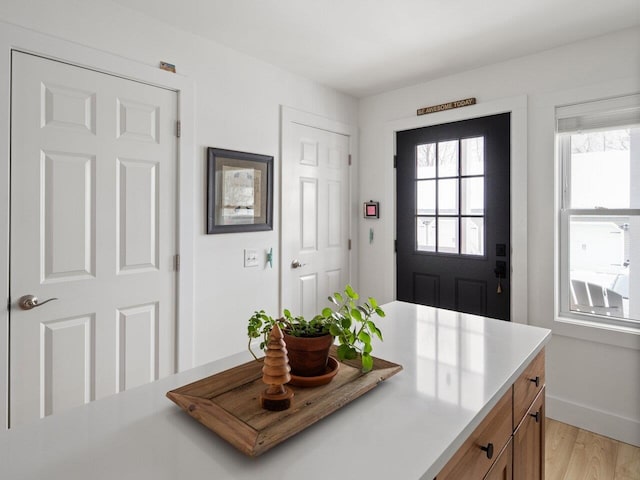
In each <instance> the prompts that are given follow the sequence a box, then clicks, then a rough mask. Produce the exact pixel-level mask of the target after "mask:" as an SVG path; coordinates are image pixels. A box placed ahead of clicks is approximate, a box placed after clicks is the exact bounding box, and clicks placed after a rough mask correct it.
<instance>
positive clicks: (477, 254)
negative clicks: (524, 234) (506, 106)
mask: <svg viewBox="0 0 640 480" xmlns="http://www.w3.org/2000/svg"><path fill="white" fill-rule="evenodd" d="M396 140H397V141H396V152H397V172H396V173H397V175H396V178H397V189H396V190H397V201H396V205H397V232H396V239H397V255H396V262H397V276H398V277H397V278H398V281H397V289H398V290H397V298H398V300H402V301H406V302H412V303H419V304H422V305H432V306H435V307H441V308H446V309H450V310H456V311H460V312H466V313H474V314H478V315H483V316H487V317H492V318H499V319H502V320H509V310H510V305H509V298H510V287H509V284H510V278H511V276H510V251H511V246H510V243H509V239H510V204H509V199H510V190H509V185H510V184H509V164H510V114H509V113H504V114H500V115H492V116H489V117H482V118H474V119H471V120H464V121H460V122H454V123H447V124H443V125H436V126H432V127H425V128H419V129H415V130H407V131H403V132H398V133H397V139H396Z"/></svg>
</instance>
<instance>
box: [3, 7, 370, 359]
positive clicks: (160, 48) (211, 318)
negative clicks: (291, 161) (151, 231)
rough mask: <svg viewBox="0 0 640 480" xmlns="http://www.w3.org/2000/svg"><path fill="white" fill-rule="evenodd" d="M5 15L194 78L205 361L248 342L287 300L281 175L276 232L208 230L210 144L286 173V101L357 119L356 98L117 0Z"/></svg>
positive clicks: (199, 300)
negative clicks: (256, 259)
mask: <svg viewBox="0 0 640 480" xmlns="http://www.w3.org/2000/svg"><path fill="white" fill-rule="evenodd" d="M176 8H179V5H178V4H176ZM0 20H4V21H7V22H10V23H14V24H17V25H20V26H24V27H27V28H30V29H33V30H36V31H38V32H42V33H46V34H49V35H53V36H57V37H60V38H63V39H66V40H70V41H73V42H77V43H79V44H82V45H86V46H89V47H92V48H95V49H98V50H103V51H107V52H110V53H114V54H116V55H120V56H123V57H126V58H129V59H133V60H136V61H139V62H141V63H143V64H146V65H153V66H156V65H158V63H159V61H160V60H164V61H168V62H170V63H174V64H175V65H176V67H177V69H178V72H179V73H180V74H182V75H186V76H187V77H189V78H190V79H192V80H193V81H194V83H195V90H196V92H195V101H196V106H195V117H196V118H195V124H196V132H195V142H196V159H195V160H196V162H195V163H196V178H197V179H200V180H201V181H199V182H197V183H196V184H195V185H193V190H194V192H193V193H194V195H193V209H194V213H195V219H196V222H195V225H194V229H195V233H194V235H195V242H194V243H195V245H194V248H195V251H194V258H195V279H194V281H195V308H194V317H195V327H194V330H195V331H194V336H195V357H194V360H195V364H201V363H204V362H207V361H210V360H213V359H216V358H220V357H223V356H226V355H229V354H231V353H235V352H237V351H240V350H242V349H244V348H246V319H247V318H248V317H249V316H250V315H251V313H252V312H253V310H255V309H258V308H264V309H265V310H267V311H269V312H273V313H274V314H275V313H276V309H277V307H278V293H279V292H278V282H279V272H278V265H279V257H278V242H279V239H278V229H279V194H278V192H279V174H276V180H275V191H276V196H275V203H274V213H275V219H274V220H275V222H274V230H273V231H271V232H256V233H246V234H224V235H206V234H205V233H204V232H205V214H206V207H205V173H206V159H205V155H206V147H207V146H214V147H220V148H229V149H234V150H242V151H248V152H254V153H261V154H267V155H273V156H274V157H275V159H276V160H275V161H276V165H275V166H276V172H279V158H278V157H279V139H280V120H279V119H280V105H287V106H290V107H293V108H296V109H299V110H303V111H308V112H313V113H315V114H318V115H321V116H324V117H328V118H331V119H335V120H338V121H340V122H342V123H345V124H351V125H355V123H356V121H357V102H356V100H355V99H353V98H351V97H349V96H346V95H343V94H340V93H337V92H335V91H333V90H331V89H328V88H325V87H323V86H320V85H318V84H316V83H313V82H311V81H308V80H306V79H303V78H301V77H298V76H295V75H292V74H289V73H287V72H285V71H283V70H280V69H278V68H275V67H273V66H271V65H268V64H266V63H264V62H261V61H258V60H256V59H253V58H250V57H248V56H246V55H243V54H240V53H238V52H235V51H233V50H230V49H228V48H226V47H223V46H221V45H219V44H216V43H213V42H210V41H208V40H206V39H204V38H201V37H198V36H195V35H191V34H188V33H185V32H181V31H178V30H175V29H172V28H170V27H168V26H166V25H164V24H162V23H159V22H157V21H155V20H152V19H150V18H148V17H145V16H143V15H141V14H139V13H137V12H134V11H132V10H128V9H126V8H123V7H121V6H120V5H118V4H114V3H111V2H109V1H107V0H98V1H90V2H89V1H83V0H60V1H56V2H51V1H47V0H3V1H2V2H1V3H0ZM0 228H5V226H2V227H0ZM271 247H273V249H274V253H275V258H274V268H273V269H269V268H262V267H259V268H248V269H245V268H243V249H245V248H252V249H256V250H258V252H259V254H260V261H261V264H264V261H265V251H266V250H268V249H269V248H271Z"/></svg>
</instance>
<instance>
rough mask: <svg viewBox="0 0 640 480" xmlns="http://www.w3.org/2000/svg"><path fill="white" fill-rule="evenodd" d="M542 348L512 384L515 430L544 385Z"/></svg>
mask: <svg viewBox="0 0 640 480" xmlns="http://www.w3.org/2000/svg"><path fill="white" fill-rule="evenodd" d="M544 380H545V378H544V349H542V351H540V353H539V354H538V355H537V356H536V358H534V359H533V360H532V361H531V363H530V364H529V366H528V367H527V368H526V369H525V371H524V372H522V375H520V377H519V378H518V379H517V380H516V382H515V383H514V384H513V429H514V430H515V429H516V428H517V427H518V425H519V424H520V421H521V420H522V417H523V416H524V414H525V413H527V410H529V407H530V406H531V402H533V399H534V398H536V396H537V395H538V394H539V393H540V391H541V390H542V387H543V386H544Z"/></svg>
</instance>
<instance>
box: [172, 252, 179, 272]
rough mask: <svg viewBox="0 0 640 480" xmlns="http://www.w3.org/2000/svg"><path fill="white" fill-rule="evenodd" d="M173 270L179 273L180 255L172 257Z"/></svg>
mask: <svg viewBox="0 0 640 480" xmlns="http://www.w3.org/2000/svg"><path fill="white" fill-rule="evenodd" d="M173 269H174V270H175V271H176V272H179V271H180V254H178V253H176V254H175V255H174V256H173Z"/></svg>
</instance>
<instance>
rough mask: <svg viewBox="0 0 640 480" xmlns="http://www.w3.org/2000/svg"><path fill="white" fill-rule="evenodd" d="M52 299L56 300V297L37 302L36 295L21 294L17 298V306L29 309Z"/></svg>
mask: <svg viewBox="0 0 640 480" xmlns="http://www.w3.org/2000/svg"><path fill="white" fill-rule="evenodd" d="M54 300H58V299H57V298H55V297H54V298H49V299H47V300H45V301H44V302H38V297H36V296H35V295H23V296H22V297H20V299H19V300H18V306H19V307H20V308H21V309H22V310H31V309H32V308H36V307H41V306H42V305H44V304H45V303H49V302H52V301H54Z"/></svg>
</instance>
